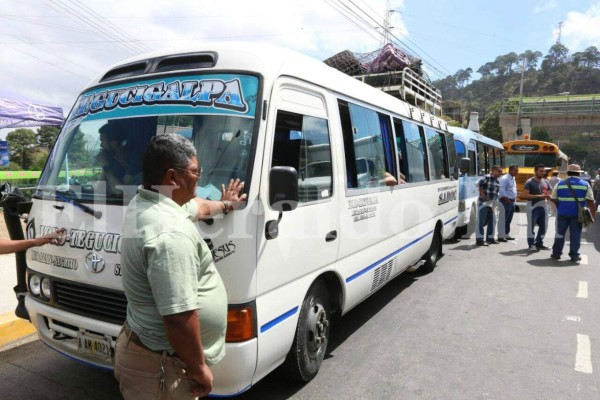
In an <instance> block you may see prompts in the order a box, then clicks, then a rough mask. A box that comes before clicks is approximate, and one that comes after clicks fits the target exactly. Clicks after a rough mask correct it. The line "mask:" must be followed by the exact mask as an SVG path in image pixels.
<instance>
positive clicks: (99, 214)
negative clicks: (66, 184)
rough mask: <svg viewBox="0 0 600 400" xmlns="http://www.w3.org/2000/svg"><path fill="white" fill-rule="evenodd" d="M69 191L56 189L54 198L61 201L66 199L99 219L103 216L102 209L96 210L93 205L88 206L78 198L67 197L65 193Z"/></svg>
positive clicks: (66, 201)
mask: <svg viewBox="0 0 600 400" xmlns="http://www.w3.org/2000/svg"><path fill="white" fill-rule="evenodd" d="M67 193H68V192H63V193H60V192H59V191H56V194H55V196H54V198H55V199H56V200H59V201H64V202H65V203H69V204H71V205H72V206H73V207H76V208H79V209H80V210H81V211H83V212H84V213H86V214H90V215H93V216H94V217H96V218H97V219H100V218H102V211H96V210H94V209H93V208H91V207H88V206H86V205H85V204H83V203H80V202H79V201H77V200H74V199H71V198H69V197H67V196H66V195H65V194H67Z"/></svg>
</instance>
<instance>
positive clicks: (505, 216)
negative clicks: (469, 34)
mask: <svg viewBox="0 0 600 400" xmlns="http://www.w3.org/2000/svg"><path fill="white" fill-rule="evenodd" d="M501 203H502V208H501V209H500V214H499V215H498V237H499V238H504V237H507V236H508V234H509V233H510V223H511V222H512V220H513V215H515V203H513V202H511V201H507V202H506V203H505V202H503V201H501Z"/></svg>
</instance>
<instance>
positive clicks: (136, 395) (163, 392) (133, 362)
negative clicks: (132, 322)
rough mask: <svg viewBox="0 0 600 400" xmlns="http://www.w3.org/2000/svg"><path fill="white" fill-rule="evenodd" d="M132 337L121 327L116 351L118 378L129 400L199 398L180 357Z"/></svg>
mask: <svg viewBox="0 0 600 400" xmlns="http://www.w3.org/2000/svg"><path fill="white" fill-rule="evenodd" d="M130 337H131V333H130V334H129V335H128V334H127V333H125V329H121V333H119V337H118V338H117V344H116V351H115V378H117V381H118V382H119V389H120V390H121V394H122V395H123V398H124V399H125V400H151V399H156V400H171V399H173V400H175V399H177V400H179V399H183V400H187V399H196V397H194V396H193V395H192V389H193V388H194V387H195V386H196V383H195V382H194V381H192V380H190V379H188V378H187V376H186V375H185V364H184V363H183V362H182V361H181V360H180V359H179V358H177V357H173V356H170V355H169V354H168V353H167V352H166V351H164V352H162V354H160V353H157V352H154V351H152V350H149V349H147V348H145V347H142V346H139V345H138V344H136V343H135V342H132V341H131V340H130Z"/></svg>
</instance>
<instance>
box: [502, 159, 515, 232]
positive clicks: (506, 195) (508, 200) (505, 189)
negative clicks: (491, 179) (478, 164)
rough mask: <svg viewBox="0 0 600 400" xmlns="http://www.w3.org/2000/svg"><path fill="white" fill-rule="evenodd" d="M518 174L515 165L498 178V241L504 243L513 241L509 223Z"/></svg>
mask: <svg viewBox="0 0 600 400" xmlns="http://www.w3.org/2000/svg"><path fill="white" fill-rule="evenodd" d="M518 173H519V167H518V166H517V165H516V164H513V165H511V166H510V167H508V173H507V174H505V175H503V176H502V177H501V178H500V192H499V193H498V195H499V196H500V203H501V204H502V208H501V209H500V215H499V217H498V220H499V221H498V241H499V242H506V241H508V240H515V238H514V237H512V236H510V235H509V233H510V223H511V222H512V219H513V215H514V213H515V201H516V199H517V182H516V181H515V178H516V177H517V174H518Z"/></svg>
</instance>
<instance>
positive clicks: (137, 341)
mask: <svg viewBox="0 0 600 400" xmlns="http://www.w3.org/2000/svg"><path fill="white" fill-rule="evenodd" d="M123 332H125V335H127V337H128V338H129V340H130V341H131V342H133V343H135V344H137V345H138V346H140V347H142V348H144V349H146V350H148V351H151V352H153V353H157V354H162V353H163V350H152V349H151V348H149V347H148V346H146V345H145V344H144V343H142V340H141V339H140V337H139V336H138V334H137V333H135V332H134V331H133V330H132V329H131V327H130V326H129V324H128V323H127V322H125V324H124V325H123ZM169 355H170V356H171V357H178V356H177V353H173V354H169Z"/></svg>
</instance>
